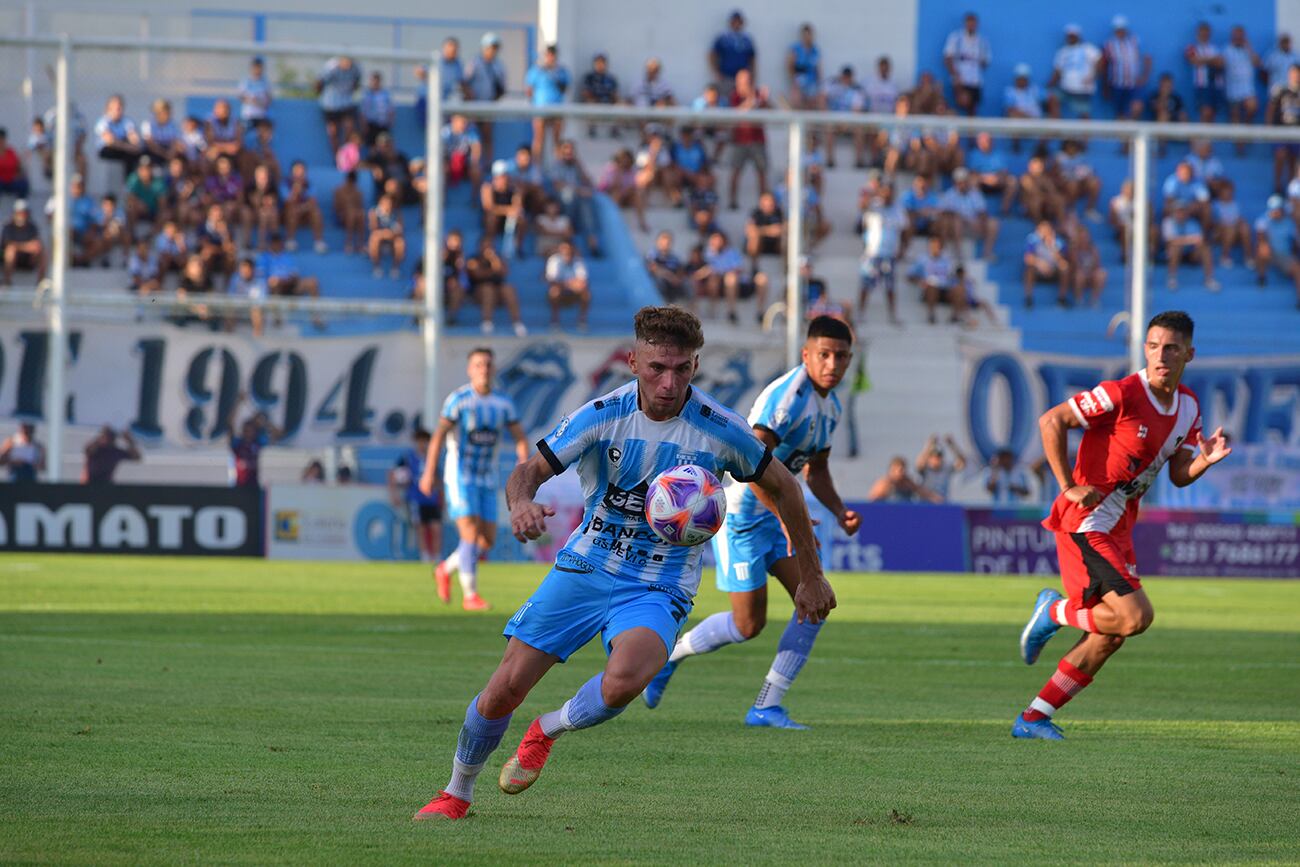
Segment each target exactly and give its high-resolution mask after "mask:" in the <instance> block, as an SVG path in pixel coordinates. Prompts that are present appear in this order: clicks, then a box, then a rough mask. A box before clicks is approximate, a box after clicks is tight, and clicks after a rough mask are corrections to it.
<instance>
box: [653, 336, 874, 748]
mask: <svg viewBox="0 0 1300 867" xmlns="http://www.w3.org/2000/svg"><path fill="white" fill-rule="evenodd" d="M852 358H853V332H852V330H850V328H849V326H848V325H847V324H846V323H845V322H844V321H843V320H840V319H836V318H835V317H833V316H818V317H817V318H815V319H813V320H812V321H811V322H809V323H808V339H807V341H806V342H805V343H804V346H803V361H802V363H801V364H800V365H799V366H798V367H796V368H795V369H794V370H791V371H790V372H789V373H786V374H784V375H782V376H781V377H779V378H778V379H776V380H775V381H774V382H772V383H771V384H770V385H768V387H767V388H765V389H763V392H762V394H760V395H759V396H758V400H756V401H755V402H754V408H753V410H752V411H751V412H750V414H749V423H750V424H751V425H753V426H754V433H755V434H756V435H757V436H758V438H759V439H761V440H762V441H763V442H764V443H766V444H767V447H768V448H769V449H771V451H772V455H773V457H775V458H776V459H777V461H779V462H781V463H782V464H784V465H785V466H786V467H787V468H788V469H789V470H790V472H791V473H798V472H802V473H803V474H804V478H805V479H807V482H808V489H809V490H810V491H812V493H813V496H815V497H816V498H817V499H818V500H820V501H821V503H822V505H823V506H825V507H826V508H827V509H829V510H830V512H831V514H833V515H834V516H835V518H836V520H837V521H838V523H839V525H840V527H842V528H843V529H844V532H846V533H848V534H849V535H853V534H854V533H856V532H857V531H858V526H859V524H860V523H861V520H862V519H861V518H860V517H859V516H858V514H857V512H854V511H853V510H852V509H846V508H845V507H844V502H843V501H842V500H841V499H840V495H839V494H838V493H836V491H835V483H834V481H832V479H831V472H830V465H829V463H828V460H829V458H830V453H831V437H832V435H833V434H834V433H835V425H836V423H837V422H838V421H839V419H840V401H839V398H837V397H836V396H835V393H834V388H835V386H837V385H839V384H840V380H842V379H843V378H844V373H845V371H847V370H848V368H849V361H850V360H851V359H852ZM727 502H728V508H727V519H726V521H725V522H724V523H723V525H722V529H721V530H720V531H718V535H716V536H714V537H713V556H714V559H715V560H716V561H717V582H718V589H719V590H723V591H726V592H727V594H728V595H730V597H731V610H730V611H722V612H719V613H717V614H713V615H710V616H709V617H706V618H705V619H704V620H703V621H702V622H701V623H700V624H699V625H698V626H696V627H695V628H694V629H692V630H691V631H690V632H688V633H686V634H685V635H683V636H682V637H681V638H680V639H678V641H677V644H676V646H675V647H674V648H673V652H672V653H671V654H670V655H669V658H668V664H667V665H665V666H664V668H663V670H662V671H660V672H659V674H658V675H657V676H656V677H655V679H654V680H652V681H651V682H650V685H649V686H647V687H646V691H645V694H644V697H645V701H646V704H647V705H649V706H650V707H656V706H658V704H659V701H660V699H661V698H663V693H664V689H665V688H666V687H667V686H668V680H669V678H671V677H672V676H673V672H674V671H675V670H676V669H677V666H678V665H680V664H681V661H682V660H683V659H685V658H686V657H688V656H696V655H698V654H701V653H711V652H713V651H715V650H717V649H718V648H720V647H725V646H726V645H728V644H739V643H740V642H742V641H748V640H749V639H751V638H753V637H754V636H756V635H758V634H759V633H760V632H762V631H763V626H764V625H765V624H766V623H767V576H768V575H772V576H774V577H775V578H776V579H777V580H778V581H780V582H781V584H782V586H784V587H785V589H786V590H787V591H789V593H790V595H791V596H794V595H795V593H796V591H797V590H798V589H799V587H800V584H801V582H802V574H801V573H802V572H803V570H804V569H805V568H806V567H805V566H804V558H803V557H802V556H800V555H802V554H803V553H804V552H803V551H801V550H800V546H801V545H804V544H805V543H804V542H801V541H799V540H798V539H797V537H796V535H795V534H794V533H791V532H790V527H789V525H788V524H785V523H784V519H783V517H782V516H781V514H780V513H779V512H777V511H776V510H775V509H773V508H772V504H771V503H770V502H769V498H768V496H767V494H766V492H765V491H764V489H763V488H762V487H761V486H757V485H743V484H741V485H732V486H730V487H729V488H728V489H727ZM821 627H822V625H821V622H820V621H811V620H806V619H804V618H803V617H801V616H800V613H799V611H798V606H797V605H796V611H795V614H794V616H793V617H791V618H790V623H789V624H788V625H787V626H786V628H785V632H783V633H782V634H781V641H780V642H779V643H778V644H777V650H776V659H775V660H773V662H772V667H771V669H770V670H769V671H768V673H767V677H765V678H764V679H763V686H762V687H761V688H760V689H759V691H758V698H757V699H755V701H754V706H753V707H751V708H750V709H749V711H748V712H747V713H746V714H745V724H746V725H751V726H770V727H773V728H786V729H803V728H807V726H804V725H800V724H799V723H797V722H795V721H794V720H792V719H790V715H789V714H788V713H786V710H785V708H784V706H783V705H782V704H781V701H782V699H783V698H785V693H786V690H788V689H789V688H790V685H791V684H792V683H793V682H794V679H795V677H797V676H798V674H799V671H800V669H802V668H803V665H804V663H805V662H807V661H808V655H809V654H810V653H811V652H812V647H813V642H815V641H816V640H817V633H818V632H819V631H820V630H821Z"/></svg>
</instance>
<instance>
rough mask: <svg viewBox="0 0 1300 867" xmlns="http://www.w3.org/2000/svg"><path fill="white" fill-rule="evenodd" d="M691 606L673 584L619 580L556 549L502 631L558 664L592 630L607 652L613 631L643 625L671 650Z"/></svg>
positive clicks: (615, 634) (508, 636) (591, 633)
mask: <svg viewBox="0 0 1300 867" xmlns="http://www.w3.org/2000/svg"><path fill="white" fill-rule="evenodd" d="M691 607H692V601H691V598H690V597H689V596H688V595H686V593H685V592H683V591H682V590H681V589H680V588H678V587H675V586H670V585H666V584H648V583H646V582H643V581H630V580H628V579H627V578H619V577H616V576H614V575H611V574H609V573H608V572H605V571H604V570H602V569H597V568H596V567H595V566H593V565H592V564H590V563H588V562H587V561H586V560H584V559H582V558H581V557H577V556H575V555H573V554H570V553H569V552H568V551H561V552H560V553H559V555H558V556H557V557H556V558H555V566H554V567H553V568H552V569H551V571H550V572H548V573H547V575H546V577H545V578H544V579H543V580H542V583H541V585H540V586H538V588H537V590H535V591H534V592H533V595H532V596H530V597H529V598H528V601H527V602H525V603H524V604H523V605H521V606H519V610H518V611H516V612H515V615H514V616H513V617H511V618H510V620H509V621H508V622H507V623H506V628H505V629H504V630H503V632H502V634H503V635H505V636H506V637H507V638H518V639H519V640H520V641H522V642H523V643H524V644H527V645H528V646H529V647H535V648H537V649H538V650H541V651H543V652H545V653H553V654H555V655H556V656H558V657H559V658H560V662H564V661H565V660H567V659H568V658H569V657H570V656H571V655H572V654H573V653H574V652H576V651H577V650H578V648H580V647H582V646H583V645H584V644H586V643H587V642H588V641H591V639H593V638H595V637H596V635H597V633H599V634H600V637H601V641H602V642H603V643H604V645H605V653H606V654H608V653H609V652H610V650H611V646H612V643H613V641H614V638H615V637H616V636H617V635H619V634H620V633H623V632H626V631H628V630H629V629H634V628H636V627H638V626H644V627H646V628H647V629H653V630H654V631H655V632H656V633H658V635H659V637H660V638H661V639H663V642H664V648H665V650H666V652H667V653H671V652H672V649H673V645H674V644H676V643H677V633H678V632H679V631H680V630H681V628H682V624H684V623H685V622H686V616H687V615H688V614H690V613H691Z"/></svg>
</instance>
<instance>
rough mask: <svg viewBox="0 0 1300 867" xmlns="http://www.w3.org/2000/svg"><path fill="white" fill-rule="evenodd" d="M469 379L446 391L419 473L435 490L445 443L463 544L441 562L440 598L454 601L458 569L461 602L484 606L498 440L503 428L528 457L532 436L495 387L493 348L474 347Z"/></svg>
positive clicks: (448, 486)
mask: <svg viewBox="0 0 1300 867" xmlns="http://www.w3.org/2000/svg"><path fill="white" fill-rule="evenodd" d="M466 373H468V374H469V383H468V384H467V385H462V386H461V387H460V388H458V389H456V390H455V391H453V392H452V393H451V394H449V395H447V400H446V402H444V403H443V405H442V418H440V419H439V420H438V428H437V430H435V431H434V433H433V439H432V440H430V442H429V453H428V458H427V459H426V460H425V462H424V472H423V473H422V474H421V477H420V491H421V492H422V493H423V494H425V495H426V496H428V495H431V494H432V493H433V491H434V490H435V489H436V486H437V483H438V458H439V457H441V455H442V449H443V444H444V443H445V444H446V447H447V457H446V461H445V463H444V465H443V469H442V476H441V479H442V487H443V489H444V493H445V497H444V502H445V503H446V509H447V516H448V517H450V518H451V519H452V520H453V521H455V522H456V532H457V534H459V536H460V544H458V545H457V546H456V550H455V551H453V552H452V554H451V556H450V557H448V558H447V559H446V560H443V561H442V562H441V563H439V564H438V567H437V569H435V570H434V577H435V579H436V580H437V584H438V598H439V599H441V600H442V601H443V602H445V603H449V602H451V573H452V572H457V571H458V572H460V588H461V591H462V593H463V594H464V598H463V599H462V600H461V605H462V606H463V607H464V609H465V610H466V611H485V610H487V609H488V608H490V607H491V606H489V605H488V603H487V602H485V601H483V597H482V596H479V595H478V561H479V560H480V559H481V558H482V557H483V555H484V554H486V553H487V552H488V551H489V550H491V548H492V545H493V544H494V543H495V542H496V538H497V488H499V487H501V480H500V473H498V472H497V443H498V442H500V441H501V434H502V431H508V432H509V433H510V435H511V436H512V437H514V439H515V456H516V458H517V462H518V463H520V464H522V463H523V462H524V461H526V460H528V440H527V439H525V438H524V429H523V426H522V425H520V424H519V411H518V410H517V409H515V404H514V402H513V401H512V400H510V398H508V397H506V396H505V395H504V394H502V393H501V392H499V391H494V390H493V389H492V380H493V379H494V378H495V376H496V369H495V365H494V359H493V355H492V350H491V349H488V348H487V347H483V346H480V347H478V348H476V349H472V350H470V353H469V365H468V367H467V368H466Z"/></svg>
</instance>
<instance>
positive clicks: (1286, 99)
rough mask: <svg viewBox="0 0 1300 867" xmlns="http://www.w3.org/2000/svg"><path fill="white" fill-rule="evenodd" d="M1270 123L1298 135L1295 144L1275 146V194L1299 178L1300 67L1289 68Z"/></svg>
mask: <svg viewBox="0 0 1300 867" xmlns="http://www.w3.org/2000/svg"><path fill="white" fill-rule="evenodd" d="M1268 122H1269V123H1270V124H1273V125H1274V126H1282V127H1288V128H1290V130H1291V131H1292V132H1294V133H1295V138H1293V139H1292V140H1291V141H1283V142H1278V143H1277V144H1275V145H1273V191H1274V192H1277V193H1280V192H1282V184H1283V183H1285V182H1286V179H1287V178H1290V177H1292V176H1294V175H1295V171H1296V164H1297V158H1300V64H1292V65H1291V67H1290V68H1289V69H1287V72H1286V84H1285V85H1284V86H1283V87H1282V88H1281V89H1279V90H1278V91H1276V92H1275V93H1274V94H1273V97H1272V100H1271V105H1270V106H1269V110H1268Z"/></svg>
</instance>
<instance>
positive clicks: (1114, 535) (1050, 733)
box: [1011, 311, 1232, 740]
mask: <svg viewBox="0 0 1300 867" xmlns="http://www.w3.org/2000/svg"><path fill="white" fill-rule="evenodd" d="M1192 330H1193V325H1192V319H1191V317H1190V316H1188V315H1187V314H1186V313H1183V312H1181V311H1168V312H1165V313H1161V314H1159V315H1158V316H1156V317H1155V318H1154V319H1152V320H1151V323H1150V325H1148V326H1147V337H1146V362H1147V366H1146V368H1145V369H1144V370H1141V371H1139V372H1137V373H1135V374H1133V375H1131V376H1126V377H1124V378H1123V379H1120V380H1113V381H1107V382H1103V383H1101V384H1100V385H1098V386H1097V387H1096V388H1094V389H1092V390H1091V391H1084V392H1080V393H1079V394H1076V395H1075V396H1074V397H1072V398H1070V399H1069V400H1067V401H1065V402H1064V403H1061V404H1059V405H1057V406H1055V407H1053V408H1052V409H1050V410H1048V411H1047V412H1046V413H1044V414H1043V416H1042V417H1041V418H1040V419H1039V420H1038V426H1039V429H1040V431H1041V433H1042V436H1043V452H1044V454H1045V455H1046V457H1047V462H1048V463H1049V464H1050V465H1051V468H1052V473H1053V475H1054V476H1055V477H1056V481H1057V482H1058V483H1059V484H1060V486H1061V493H1060V494H1059V495H1058V496H1057V498H1056V501H1055V502H1054V503H1052V511H1051V514H1050V515H1048V517H1047V519H1046V520H1045V521H1043V526H1044V527H1046V528H1047V529H1049V530H1052V531H1053V532H1054V533H1056V549H1057V553H1058V554H1059V556H1060V565H1061V580H1062V583H1063V584H1064V585H1065V595H1064V596H1062V595H1061V594H1060V593H1057V592H1056V591H1055V590H1050V589H1049V590H1043V591H1042V592H1040V593H1039V594H1038V598H1037V600H1036V601H1035V604H1034V613H1033V616H1032V617H1030V619H1029V623H1028V624H1026V626H1025V628H1024V631H1023V632H1022V633H1021V635H1020V651H1021V656H1022V657H1023V658H1024V660H1025V662H1026V663H1028V664H1030V665H1032V664H1033V663H1034V662H1035V661H1036V660H1037V659H1038V655H1039V653H1040V652H1041V651H1042V649H1043V645H1045V644H1046V643H1047V641H1048V639H1050V638H1051V637H1052V636H1053V635H1055V634H1056V631H1057V630H1058V629H1060V628H1061V627H1062V626H1074V627H1077V628H1079V629H1082V630H1083V632H1084V635H1083V637H1082V638H1081V639H1079V641H1078V643H1076V644H1075V645H1074V647H1073V648H1071V649H1070V652H1069V653H1067V654H1065V656H1064V657H1063V658H1062V659H1061V662H1060V664H1059V665H1058V666H1057V669H1056V673H1055V674H1053V675H1052V677H1051V679H1050V680H1049V681H1048V682H1047V684H1046V685H1045V686H1044V687H1043V689H1042V691H1040V692H1039V693H1038V696H1037V697H1036V698H1035V699H1034V700H1033V701H1032V702H1031V703H1030V705H1029V707H1028V708H1026V709H1025V711H1024V712H1023V713H1021V714H1020V715H1019V716H1018V717H1016V720H1015V722H1014V723H1013V724H1012V727H1011V734H1012V736H1014V737H1018V738H1045V739H1048V740H1061V739H1062V737H1063V736H1062V734H1061V730H1060V728H1059V727H1057V726H1056V724H1055V723H1053V722H1052V716H1053V715H1054V714H1055V713H1056V711H1058V710H1059V709H1060V708H1061V706H1062V705H1064V704H1065V703H1066V702H1067V701H1069V700H1070V699H1071V698H1073V697H1074V696H1075V695H1076V694H1077V693H1078V692H1079V691H1080V690H1082V689H1083V688H1084V687H1085V686H1087V685H1088V684H1090V683H1092V679H1093V677H1094V676H1095V675H1096V674H1097V672H1098V671H1099V670H1100V669H1101V667H1102V665H1104V664H1105V662H1106V660H1107V659H1109V658H1110V655H1111V654H1112V653H1114V652H1115V651H1117V650H1119V649H1120V647H1121V646H1123V644H1124V639H1125V638H1128V637H1129V636H1133V635H1138V634H1139V633H1141V632H1143V631H1145V630H1146V628H1147V627H1148V626H1150V625H1151V620H1152V618H1153V617H1154V612H1153V611H1152V608H1151V601H1150V600H1149V599H1148V598H1147V595H1146V592H1145V591H1143V589H1142V582H1141V581H1139V580H1138V573H1137V563H1136V562H1135V560H1134V555H1133V543H1132V537H1131V534H1132V529H1133V522H1134V520H1135V519H1136V518H1137V513H1138V502H1139V501H1140V500H1141V499H1142V495H1143V494H1144V493H1146V490H1147V488H1149V487H1150V486H1151V483H1152V482H1153V481H1155V478H1156V476H1157V475H1159V473H1160V470H1161V469H1162V468H1163V467H1164V466H1165V465H1166V464H1168V466H1169V478H1170V480H1171V481H1172V482H1173V483H1174V484H1175V485H1178V486H1179V487H1184V486H1186V485H1190V484H1191V483H1192V482H1194V481H1196V480H1197V479H1199V478H1200V477H1201V476H1202V475H1204V474H1205V471H1206V470H1208V469H1209V468H1210V467H1211V466H1213V465H1214V464H1217V463H1218V462H1219V461H1221V460H1223V459H1224V458H1226V457H1227V456H1228V455H1229V454H1231V453H1232V449H1231V448H1229V447H1228V443H1227V439H1226V438H1225V437H1224V436H1223V428H1219V429H1218V430H1216V431H1215V432H1214V434H1213V435H1212V436H1209V437H1206V436H1203V435H1202V432H1201V409H1200V403H1199V401H1198V400H1197V398H1196V395H1195V394H1194V393H1193V392H1192V390H1191V389H1189V388H1187V387H1186V386H1183V385H1180V384H1179V382H1180V380H1181V379H1182V376H1183V370H1184V368H1185V367H1186V366H1187V363H1188V362H1189V361H1191V360H1192V358H1193V357H1195V354H1196V350H1195V348H1194V347H1193V346H1192ZM1071 428H1083V441H1082V442H1081V443H1080V444H1079V455H1078V459H1077V460H1076V461H1075V464H1074V467H1073V469H1071V467H1070V465H1069V459H1068V454H1067V451H1066V440H1067V435H1068V431H1069V430H1070V429H1071Z"/></svg>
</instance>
